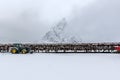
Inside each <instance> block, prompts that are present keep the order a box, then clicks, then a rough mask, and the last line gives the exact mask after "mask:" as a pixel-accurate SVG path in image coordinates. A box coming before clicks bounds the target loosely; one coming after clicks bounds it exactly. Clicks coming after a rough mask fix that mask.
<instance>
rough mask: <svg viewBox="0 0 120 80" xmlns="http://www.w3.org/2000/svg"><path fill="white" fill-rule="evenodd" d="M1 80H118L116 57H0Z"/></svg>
mask: <svg viewBox="0 0 120 80" xmlns="http://www.w3.org/2000/svg"><path fill="white" fill-rule="evenodd" d="M0 56H1V57H0V79H1V80H120V76H119V75H120V55H119V54H99V53H98V54H71V53H66V54H55V53H53V54H52V53H50V54H48V53H39V54H38V53H36V54H25V55H24V54H10V53H4V54H2V53H1V54H0Z"/></svg>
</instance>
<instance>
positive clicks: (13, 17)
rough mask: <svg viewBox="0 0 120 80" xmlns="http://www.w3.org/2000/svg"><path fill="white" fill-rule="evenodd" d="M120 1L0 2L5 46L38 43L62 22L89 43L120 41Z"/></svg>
mask: <svg viewBox="0 0 120 80" xmlns="http://www.w3.org/2000/svg"><path fill="white" fill-rule="evenodd" d="M119 5H120V1H119V0H114V1H113V0H9V1H8V0H0V38H1V42H36V41H39V40H40V38H41V37H42V36H43V35H44V34H45V33H46V32H47V31H48V30H49V29H50V28H51V27H52V26H53V25H54V24H56V23H57V22H58V21H59V20H61V19H62V18H63V17H65V18H66V19H67V20H68V26H67V29H66V32H67V33H68V34H71V35H76V36H77V37H80V38H82V39H83V41H85V42H107V41H108V42H111V41H119V40H120V39H119V36H117V35H118V34H119V33H120V32H119V29H118V28H119V26H120V24H119V20H120V15H119V13H120V11H119V8H120V6H119Z"/></svg>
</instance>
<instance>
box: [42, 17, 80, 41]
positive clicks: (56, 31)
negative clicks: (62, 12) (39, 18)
mask: <svg viewBox="0 0 120 80" xmlns="http://www.w3.org/2000/svg"><path fill="white" fill-rule="evenodd" d="M66 27H67V21H66V19H65V18H63V19H62V20H60V21H59V22H58V23H57V24H56V25H55V26H54V27H52V29H51V30H50V31H48V32H47V33H46V34H45V35H44V36H43V38H42V41H43V42H50V43H78V42H81V40H78V39H77V38H76V37H75V36H70V35H67V34H65V28H66ZM66 36H67V37H66ZM68 36H69V37H68Z"/></svg>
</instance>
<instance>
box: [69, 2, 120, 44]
mask: <svg viewBox="0 0 120 80" xmlns="http://www.w3.org/2000/svg"><path fill="white" fill-rule="evenodd" d="M119 9H120V1H119V0H114V1H113V0H96V1H95V2H94V3H92V4H90V5H88V6H85V7H84V8H82V10H79V8H77V9H73V11H74V12H73V14H72V15H71V16H72V17H73V19H72V20H71V22H70V25H69V26H70V27H69V28H70V29H71V30H70V31H72V32H75V34H76V35H78V36H81V37H82V39H83V41H85V42H119V41H120V38H119V34H120V31H119V29H120V23H119V20H120V11H119Z"/></svg>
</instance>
